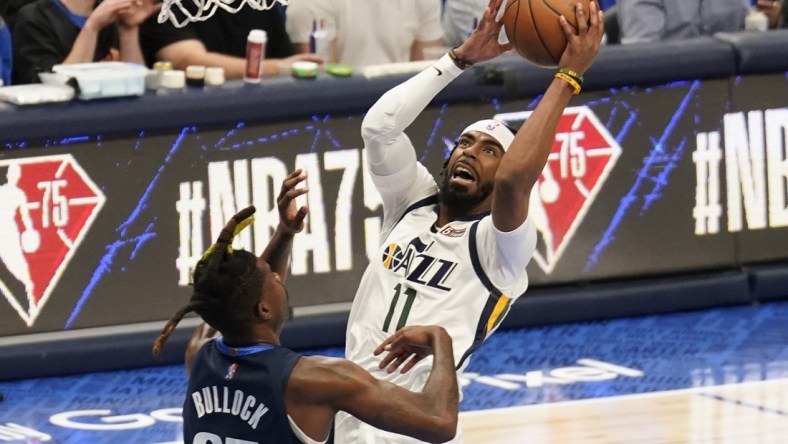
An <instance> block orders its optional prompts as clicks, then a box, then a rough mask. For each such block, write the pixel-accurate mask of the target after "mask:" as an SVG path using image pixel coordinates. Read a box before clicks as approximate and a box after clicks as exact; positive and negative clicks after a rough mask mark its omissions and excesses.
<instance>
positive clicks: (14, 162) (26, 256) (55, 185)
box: [0, 154, 105, 326]
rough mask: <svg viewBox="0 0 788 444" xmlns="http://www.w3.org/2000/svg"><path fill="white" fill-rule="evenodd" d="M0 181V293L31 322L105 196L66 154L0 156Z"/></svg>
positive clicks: (36, 315) (24, 318)
mask: <svg viewBox="0 0 788 444" xmlns="http://www.w3.org/2000/svg"><path fill="white" fill-rule="evenodd" d="M2 176H4V177H5V179H6V180H5V181H3V180H2V178H3V177H2ZM0 182H4V183H3V184H2V185H0V261H2V267H0V291H2V293H3V296H5V298H6V299H7V300H8V302H9V303H10V304H11V306H13V307H14V309H15V310H16V311H17V313H19V316H20V317H21V318H22V320H24V321H25V323H26V324H27V325H28V326H31V325H33V323H34V322H35V320H36V318H37V317H38V314H39V312H40V311H41V308H42V307H43V306H44V304H45V303H46V301H47V299H48V298H49V295H50V294H51V293H52V290H53V289H54V288H55V285H57V281H58V280H59V279H60V276H61V274H62V273H63V270H65V268H66V266H67V265H68V263H69V261H70V260H71V257H72V256H73V255H74V252H75V251H76V249H77V247H78V246H79V244H80V243H81V242H82V239H83V237H84V236H85V234H86V233H87V231H88V229H89V228H90V225H91V224H92V223H93V220H94V219H95V218H96V215H97V214H98V212H99V210H100V209H101V206H102V205H104V200H105V198H104V194H103V193H102V192H101V191H100V190H99V189H98V188H97V187H96V185H95V184H94V183H93V182H92V181H91V180H90V178H89V177H88V175H87V174H85V172H84V171H83V170H82V167H80V166H79V164H78V163H77V162H76V161H75V160H74V158H73V157H71V155H69V154H66V155H57V156H42V157H32V158H25V159H8V160H0Z"/></svg>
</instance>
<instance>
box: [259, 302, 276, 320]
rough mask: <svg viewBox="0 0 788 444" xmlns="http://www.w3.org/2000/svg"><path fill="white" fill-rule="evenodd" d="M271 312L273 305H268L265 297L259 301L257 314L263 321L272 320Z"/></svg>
mask: <svg viewBox="0 0 788 444" xmlns="http://www.w3.org/2000/svg"><path fill="white" fill-rule="evenodd" d="M271 313H272V312H271V307H269V306H268V304H267V303H266V302H265V299H263V300H261V301H260V302H258V303H257V305H256V306H255V315H256V316H257V317H258V318H260V319H261V320H263V321H270V320H271Z"/></svg>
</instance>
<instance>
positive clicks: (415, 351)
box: [374, 326, 448, 373]
mask: <svg viewBox="0 0 788 444" xmlns="http://www.w3.org/2000/svg"><path fill="white" fill-rule="evenodd" d="M438 335H446V336H448V333H446V330H444V329H443V327H437V326H408V327H402V328H401V329H399V330H397V332H396V333H394V334H393V335H391V336H389V337H388V338H386V340H384V341H383V342H382V343H381V344H380V345H378V347H377V348H376V349H375V351H374V354H375V356H377V355H379V354H381V353H383V352H384V351H387V352H388V354H387V355H386V356H385V357H384V358H383V359H382V360H381V361H380V364H379V365H378V368H386V367H387V368H386V371H387V372H388V373H393V372H394V370H396V369H397V367H399V366H401V365H402V364H403V363H404V362H405V361H408V362H407V363H406V364H405V365H403V366H402V369H401V370H400V373H407V372H408V370H410V369H412V368H413V366H414V365H416V364H417V363H419V361H421V360H422V359H424V358H426V357H427V356H429V355H431V354H432V353H433V348H432V344H433V342H434V340H435V337H436V336H438ZM408 358H411V359H410V360H408Z"/></svg>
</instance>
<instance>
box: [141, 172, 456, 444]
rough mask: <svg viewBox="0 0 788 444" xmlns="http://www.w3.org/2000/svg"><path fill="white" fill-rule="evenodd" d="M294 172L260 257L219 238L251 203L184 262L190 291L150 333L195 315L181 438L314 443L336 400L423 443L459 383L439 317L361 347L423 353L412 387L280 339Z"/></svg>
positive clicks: (391, 359)
mask: <svg viewBox="0 0 788 444" xmlns="http://www.w3.org/2000/svg"><path fill="white" fill-rule="evenodd" d="M305 179H306V174H303V173H302V172H301V171H300V170H297V171H295V172H294V173H292V174H290V175H289V176H288V177H287V178H286V180H285V182H284V184H283V186H282V191H281V193H280V195H279V198H278V199H277V201H278V207H279V213H280V224H279V226H278V228H277V230H276V232H275V233H274V236H273V238H272V240H271V242H270V243H269V245H268V246H267V248H266V249H265V251H264V252H263V254H262V255H261V256H260V257H256V256H255V255H254V254H252V253H250V252H248V251H244V250H235V251H234V250H232V249H231V248H230V245H232V241H233V238H234V236H235V235H236V234H237V233H238V232H239V231H240V230H242V229H243V228H244V227H245V226H247V225H248V224H249V223H251V221H252V218H251V216H252V214H253V213H254V207H249V208H247V209H245V210H242V211H241V212H239V213H238V214H236V215H235V216H234V217H233V218H232V220H230V221H229V222H228V223H227V225H226V226H225V227H224V229H223V230H222V232H221V234H220V235H219V237H218V239H217V241H216V243H215V244H213V246H211V248H209V249H208V251H207V252H206V253H205V255H204V256H203V258H202V259H201V260H200V262H199V263H198V264H197V266H196V268H195V272H194V293H193V295H192V297H191V300H190V301H189V303H188V304H187V305H186V306H184V307H183V308H181V309H180V310H179V311H178V312H176V313H175V315H173V318H172V319H171V320H170V321H169V322H168V323H167V325H166V326H165V327H164V330H163V331H162V334H161V335H160V336H159V338H157V340H156V342H155V343H154V347H153V350H154V353H158V352H159V351H160V350H161V347H162V346H163V345H164V342H165V341H166V340H167V337H168V336H169V335H170V333H171V332H172V330H173V329H174V328H175V326H176V325H177V323H178V322H179V321H180V320H181V318H182V317H183V316H184V314H186V313H188V312H189V311H194V312H196V313H197V314H198V315H200V316H201V317H202V319H203V320H204V321H205V323H204V324H202V325H201V326H200V327H198V329H197V330H196V331H195V333H194V335H193V336H192V340H191V341H190V344H189V347H188V351H187V359H186V364H187V373H189V374H190V377H189V385H188V391H187V395H186V400H185V402H184V407H183V420H184V440H185V442H186V443H188V444H207V443H212V444H219V443H230V442H238V443H240V442H243V443H276V444H289V443H308V444H315V443H324V442H326V441H327V439H328V436H329V432H330V430H331V426H332V423H333V420H334V416H335V414H336V413H337V412H338V411H346V412H348V413H350V414H352V415H354V416H355V417H358V418H360V419H361V420H363V421H366V422H368V423H370V424H372V425H373V426H375V427H380V428H383V429H386V430H390V431H392V432H397V433H404V434H407V435H410V436H414V437H417V438H419V439H422V440H427V441H430V442H445V441H447V440H449V439H451V438H452V436H454V430H455V429H456V426H457V412H458V408H459V407H458V404H459V394H458V388H457V377H456V374H455V372H454V357H453V351H452V344H451V338H450V337H449V336H448V334H447V333H446V331H445V330H444V329H443V328H441V327H435V326H431V327H406V328H403V329H401V330H399V331H398V332H396V334H394V335H392V336H390V337H388V338H386V339H385V340H384V341H381V343H380V344H379V346H378V347H376V348H375V350H370V353H375V354H377V355H380V354H382V353H386V354H385V357H384V358H383V359H382V361H381V363H380V365H381V368H384V367H385V368H386V370H387V371H394V370H396V367H397V366H398V363H400V362H403V361H405V360H408V359H410V361H409V362H413V360H415V361H416V362H418V361H420V360H423V359H424V358H426V357H427V356H428V355H430V354H434V364H433V369H434V371H433V372H432V375H431V376H430V377H429V380H428V381H427V384H426V385H425V387H424V390H423V391H421V392H420V393H415V392H411V391H408V390H405V389H403V388H401V387H398V386H396V385H394V384H392V383H390V382H387V381H382V380H378V379H375V378H373V377H372V376H371V375H370V374H369V373H367V372H366V371H365V370H364V369H362V368H361V367H359V366H358V365H356V364H354V363H352V362H350V361H348V360H344V359H336V358H327V357H317V356H309V357H307V356H300V355H298V354H296V353H294V352H292V351H290V350H288V349H286V348H284V347H282V346H281V345H280V342H279V335H280V332H281V331H282V327H283V325H284V323H285V322H286V321H287V320H288V319H289V318H290V316H291V314H292V310H291V309H290V306H289V304H288V295H287V291H286V289H285V287H284V283H285V278H286V276H287V268H288V259H289V256H290V250H291V247H292V240H293V235H294V234H295V233H296V232H298V231H300V230H301V229H302V228H303V220H304V216H305V215H306V213H307V209H306V207H302V208H300V209H296V205H295V201H294V199H295V198H296V196H299V195H301V194H303V193H305V192H306V189H305V188H302V189H296V188H295V187H296V185H297V184H299V183H301V182H302V181H303V180H305ZM206 324H207V325H206ZM208 325H210V327H208ZM214 328H215V329H216V330H218V331H219V333H220V334H221V336H219V337H218V338H217V337H215V336H214V333H215V332H216V331H215V330H214ZM407 370H408V367H407V365H406V366H404V367H403V368H402V371H407Z"/></svg>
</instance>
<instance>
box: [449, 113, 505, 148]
mask: <svg viewBox="0 0 788 444" xmlns="http://www.w3.org/2000/svg"><path fill="white" fill-rule="evenodd" d="M469 131H479V132H482V133H484V134H487V135H488V136H491V137H492V138H493V139H495V140H497V141H498V143H500V144H501V147H503V150H504V152H505V151H506V150H508V149H509V145H511V144H512V141H513V140H514V134H512V131H511V130H510V129H509V128H507V127H506V125H504V124H503V123H501V122H499V121H497V120H492V119H486V120H480V121H478V122H476V123H473V124H471V125H470V126H468V128H465V129H464V130H463V131H462V134H465V133H467V132H469Z"/></svg>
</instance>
